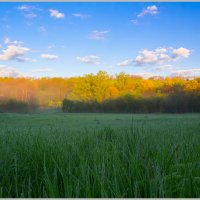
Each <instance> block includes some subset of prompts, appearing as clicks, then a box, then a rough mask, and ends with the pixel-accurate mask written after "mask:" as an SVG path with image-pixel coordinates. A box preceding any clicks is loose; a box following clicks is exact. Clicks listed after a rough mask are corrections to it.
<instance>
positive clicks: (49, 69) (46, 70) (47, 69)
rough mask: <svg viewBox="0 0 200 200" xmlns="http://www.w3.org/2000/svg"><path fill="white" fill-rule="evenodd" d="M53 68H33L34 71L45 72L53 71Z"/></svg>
mask: <svg viewBox="0 0 200 200" xmlns="http://www.w3.org/2000/svg"><path fill="white" fill-rule="evenodd" d="M52 71H53V69H51V68H43V69H34V70H32V72H33V73H43V72H52Z"/></svg>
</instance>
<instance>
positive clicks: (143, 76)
mask: <svg viewBox="0 0 200 200" xmlns="http://www.w3.org/2000/svg"><path fill="white" fill-rule="evenodd" d="M133 76H140V77H142V78H144V79H148V78H150V77H152V76H154V75H153V74H152V73H148V72H144V73H143V72H142V73H137V74H133Z"/></svg>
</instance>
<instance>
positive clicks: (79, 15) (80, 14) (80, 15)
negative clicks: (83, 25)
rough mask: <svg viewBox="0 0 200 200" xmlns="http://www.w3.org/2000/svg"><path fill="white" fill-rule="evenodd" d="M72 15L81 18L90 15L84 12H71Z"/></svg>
mask: <svg viewBox="0 0 200 200" xmlns="http://www.w3.org/2000/svg"><path fill="white" fill-rule="evenodd" d="M72 15H73V16H74V17H79V18H81V19H86V18H88V17H89V16H90V15H86V14H82V13H73V14H72Z"/></svg>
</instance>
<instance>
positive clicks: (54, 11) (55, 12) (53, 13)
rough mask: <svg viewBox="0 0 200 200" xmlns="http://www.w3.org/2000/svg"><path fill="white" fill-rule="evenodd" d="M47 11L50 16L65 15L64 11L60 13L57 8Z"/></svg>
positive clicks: (60, 17) (60, 16)
mask: <svg viewBox="0 0 200 200" xmlns="http://www.w3.org/2000/svg"><path fill="white" fill-rule="evenodd" d="M49 12H50V16H51V17H55V18H57V19H62V18H64V17H65V15H64V13H61V12H59V11H58V10H54V9H50V10H49Z"/></svg>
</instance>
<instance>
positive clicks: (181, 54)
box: [118, 47, 191, 66]
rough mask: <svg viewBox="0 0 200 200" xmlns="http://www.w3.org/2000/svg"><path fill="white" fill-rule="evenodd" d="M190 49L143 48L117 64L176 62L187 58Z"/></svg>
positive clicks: (164, 63) (162, 63)
mask: <svg viewBox="0 0 200 200" xmlns="http://www.w3.org/2000/svg"><path fill="white" fill-rule="evenodd" d="M190 53H191V50H189V49H187V48H183V47H180V48H177V49H175V48H172V47H169V48H157V49H155V50H148V49H144V50H142V51H139V54H138V55H137V56H136V57H135V58H134V59H132V58H130V59H126V60H124V61H122V62H120V63H119V64H118V66H128V65H133V64H136V65H166V64H168V63H171V62H177V61H179V60H181V59H184V58H188V57H189V55H190Z"/></svg>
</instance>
